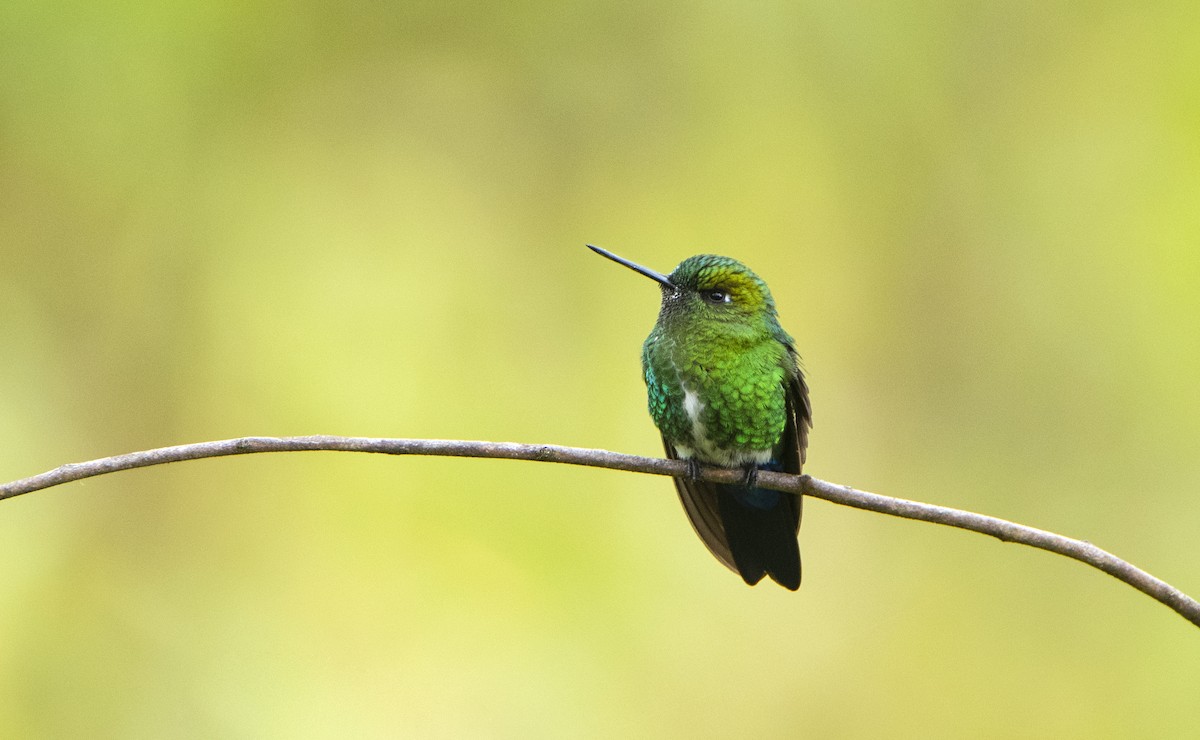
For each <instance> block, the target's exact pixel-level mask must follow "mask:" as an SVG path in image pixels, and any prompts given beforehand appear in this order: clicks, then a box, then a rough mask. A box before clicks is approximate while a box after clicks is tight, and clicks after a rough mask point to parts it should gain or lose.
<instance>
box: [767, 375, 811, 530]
mask: <svg viewBox="0 0 1200 740" xmlns="http://www.w3.org/2000/svg"><path fill="white" fill-rule="evenodd" d="M811 428H812V404H811V403H810V402H809V400H808V384H807V383H805V382H804V373H803V372H801V371H800V369H799V368H797V369H796V372H795V373H794V374H792V375H791V376H790V377H789V378H788V379H787V425H786V426H785V427H784V428H783V438H782V439H781V440H780V442H779V447H778V449H777V453H776V454H777V456H778V462H779V465H780V467H781V469H782V470H783V472H785V473H794V474H796V475H799V474H800V472H801V471H802V470H803V468H804V460H805V458H807V457H808V430H809V429H811ZM795 499H796V506H795V509H796V511H795V515H796V531H797V532H799V531H800V513H801V508H802V506H801V505H802V503H803V497H801V496H796V497H795Z"/></svg>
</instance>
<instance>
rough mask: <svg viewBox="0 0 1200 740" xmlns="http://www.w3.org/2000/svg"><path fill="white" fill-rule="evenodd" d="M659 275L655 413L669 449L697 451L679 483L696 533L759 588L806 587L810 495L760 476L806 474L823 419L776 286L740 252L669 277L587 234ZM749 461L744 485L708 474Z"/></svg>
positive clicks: (652, 344) (688, 265) (651, 390)
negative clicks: (803, 571)
mask: <svg viewBox="0 0 1200 740" xmlns="http://www.w3.org/2000/svg"><path fill="white" fill-rule="evenodd" d="M587 247H588V248H589V249H591V250H592V251H594V252H596V253H598V254H600V255H602V256H604V257H607V258H609V259H610V260H613V261H614V262H617V263H619V264H622V265H625V266H626V267H628V268H630V269H631V270H634V271H635V272H638V273H640V274H642V275H645V276H646V277H648V278H650V279H651V280H654V281H656V282H657V283H658V284H659V288H660V290H661V291H662V306H661V308H660V309H659V313H658V321H657V323H655V325H654V330H653V331H651V332H650V336H649V337H647V338H646V341H645V343H644V344H643V345H642V374H643V376H644V378H645V381H646V390H647V394H648V396H649V407H650V416H651V418H653V419H654V424H655V426H657V427H658V430H659V432H661V433H662V441H663V447H664V448H665V450H666V453H667V457H669V458H671V459H676V460H686V461H688V475H686V476H684V477H678V478H675V479H674V481H675V489H676V491H677V492H678V493H679V499H680V501H681V502H683V508H684V511H686V512H687V516H688V519H689V520H690V521H691V523H692V527H693V528H695V530H696V534H698V535H699V536H700V539H701V540H702V541H703V542H704V544H705V545H706V546H707V547H708V549H709V551H710V552H711V553H712V554H713V555H714V556H715V557H716V558H717V560H719V561H720V562H721V563H722V564H724V565H725V567H727V568H729V569H730V570H732V571H733V572H734V573H737V574H738V575H740V576H741V577H742V580H744V581H745V582H746V583H748V584H749V585H751V586H753V585H755V584H756V583H758V582H759V581H761V580H762V579H763V577H764V576H770V577H771V579H772V580H773V581H775V582H776V583H778V584H779V585H780V586H783V587H784V588H786V589H789V590H791V591H795V590H796V589H797V588H799V587H800V547H799V544H798V543H797V533H798V532H799V530H800V513H801V497H800V496H799V495H797V494H792V493H784V492H781V491H772V490H768V489H765V488H758V487H756V486H755V482H756V480H757V476H758V471H759V470H773V471H780V472H785V473H795V474H799V473H800V469H801V467H802V466H803V465H804V459H805V451H806V449H807V447H808V432H809V429H810V428H811V427H812V406H811V405H810V404H809V400H808V386H807V385H806V384H805V382H804V373H803V371H802V370H801V368H800V356H799V355H798V354H797V353H796V349H795V346H794V343H793V340H792V337H791V336H790V335H788V333H787V332H786V331H784V330H783V327H781V326H780V325H779V318H778V316H777V315H776V312H775V301H774V299H773V298H772V297H771V291H770V289H769V288H767V284H766V283H765V282H763V280H762V279H761V278H759V277H758V275H755V274H754V272H752V271H751V270H750V268H748V267H746V266H745V265H744V264H742V263H741V262H738V261H737V260H735V259H732V258H730V257H720V256H717V255H713V254H700V255H696V256H694V257H689V258H687V259H686V260H684V261H683V262H681V263H679V266H677V267H676V268H675V269H674V270H673V271H672V272H671V274H669V275H664V274H662V273H660V272H655V271H654V270H651V269H649V268H647V267H643V266H641V265H639V264H637V263H635V262H631V261H629V260H627V259H625V258H623V257H618V256H617V255H615V254H613V253H612V252H610V251H608V250H606V249H601V248H600V247H596V246H593V245H591V244H588V245H587ZM701 464H704V465H716V466H719V467H725V468H741V469H742V470H743V471H744V474H745V475H744V478H743V480H742V482H741V483H740V484H735V485H728V484H722V483H708V482H706V481H701V480H698V479H697V478H698V476H699V472H700V465H701Z"/></svg>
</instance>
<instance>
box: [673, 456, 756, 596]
mask: <svg viewBox="0 0 1200 740" xmlns="http://www.w3.org/2000/svg"><path fill="white" fill-rule="evenodd" d="M663 447H664V448H665V449H666V451H667V457H669V458H671V459H672V460H678V459H679V454H678V453H677V452H675V447H674V446H673V445H672V444H671V443H670V442H668V441H667V438H666V437H663ZM671 480H673V481H674V482H675V490H676V491H678V492H679V500H680V501H681V502H683V510H684V511H686V512H687V517H688V521H690V522H691V523H692V528H693V529H695V530H696V534H697V535H699V536H700V540H701V541H702V542H704V545H705V546H706V547H707V548H708V551H709V552H711V553H712V554H713V556H714V557H715V558H716V559H717V560H720V561H721V563H722V564H723V565H724V566H725V567H726V568H728V569H730V570H732V571H733V572H734V573H737V572H738V568H737V565H735V564H734V562H733V553H732V552H731V551H730V550H729V541H728V540H726V539H725V525H723V524H722V523H721V513H720V510H719V509H718V507H717V487H716V486H715V485H714V484H712V483H705V482H703V481H695V480H691V479H689V478H672V479H671Z"/></svg>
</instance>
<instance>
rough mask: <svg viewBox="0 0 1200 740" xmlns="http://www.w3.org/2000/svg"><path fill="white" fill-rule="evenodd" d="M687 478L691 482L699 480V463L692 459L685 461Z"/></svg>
mask: <svg viewBox="0 0 1200 740" xmlns="http://www.w3.org/2000/svg"><path fill="white" fill-rule="evenodd" d="M687 477H688V478H690V479H692V480H700V463H699V462H697V461H696V460H695V459H694V458H690V457H689V458H688V460H687Z"/></svg>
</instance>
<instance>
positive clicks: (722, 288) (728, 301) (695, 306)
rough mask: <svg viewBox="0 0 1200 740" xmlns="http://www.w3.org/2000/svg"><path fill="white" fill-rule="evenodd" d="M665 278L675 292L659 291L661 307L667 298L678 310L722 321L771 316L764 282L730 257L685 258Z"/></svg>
mask: <svg viewBox="0 0 1200 740" xmlns="http://www.w3.org/2000/svg"><path fill="white" fill-rule="evenodd" d="M667 279H668V280H669V281H670V282H671V285H673V286H675V289H676V290H675V295H668V291H666V290H664V291H663V303H664V307H665V306H666V303H667V302H668V301H671V302H677V303H679V304H680V306H681V308H682V310H685V311H691V312H696V313H698V314H700V315H704V316H710V317H712V318H714V319H721V320H726V321H738V320H746V319H750V318H755V317H767V316H774V315H775V300H774V299H773V298H772V297H771V290H770V289H769V288H767V284H766V283H764V282H763V281H762V278H760V277H759V276H758V275H755V274H754V271H753V270H751V269H750V268H749V267H746V266H745V265H743V264H742V263H741V262H738V261H737V260H735V259H733V258H732V257H721V256H719V255H715V254H698V255H696V256H695V257H688V258H687V259H685V260H684V261H683V262H680V263H679V266H678V267H676V268H675V270H674V271H673V272H672V273H671V274H670V275H668V276H667Z"/></svg>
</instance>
